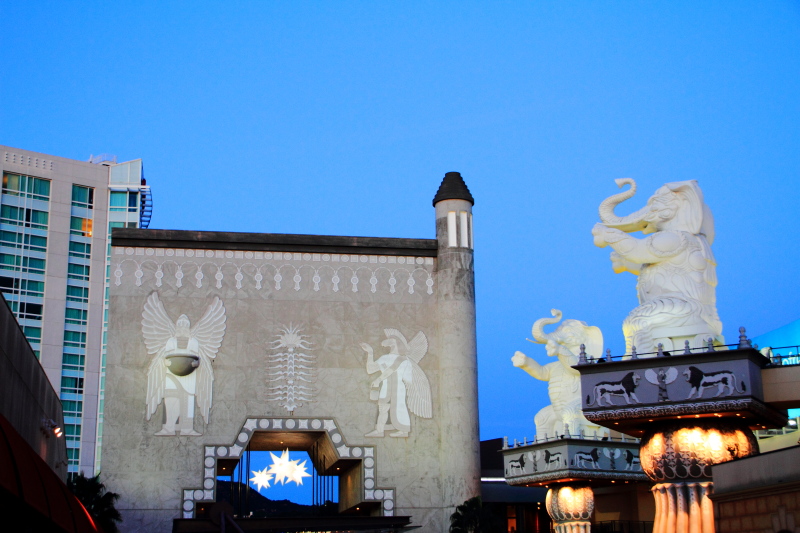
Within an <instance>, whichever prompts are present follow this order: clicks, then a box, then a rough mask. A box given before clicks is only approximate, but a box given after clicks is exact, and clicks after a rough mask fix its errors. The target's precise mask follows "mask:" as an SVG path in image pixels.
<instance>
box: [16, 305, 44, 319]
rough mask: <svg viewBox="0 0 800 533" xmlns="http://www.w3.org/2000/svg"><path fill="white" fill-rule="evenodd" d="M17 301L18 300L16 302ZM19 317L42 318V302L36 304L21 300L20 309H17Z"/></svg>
mask: <svg viewBox="0 0 800 533" xmlns="http://www.w3.org/2000/svg"><path fill="white" fill-rule="evenodd" d="M15 303H16V302H15ZM17 318H19V319H22V318H31V319H34V320H41V319H42V304H35V303H30V302H19V311H17Z"/></svg>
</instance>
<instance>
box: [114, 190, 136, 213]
mask: <svg viewBox="0 0 800 533" xmlns="http://www.w3.org/2000/svg"><path fill="white" fill-rule="evenodd" d="M138 207H139V193H138V192H132V191H111V196H110V199H109V208H110V210H111V211H127V212H128V213H135V212H136V210H137V209H138Z"/></svg>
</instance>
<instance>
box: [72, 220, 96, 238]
mask: <svg viewBox="0 0 800 533" xmlns="http://www.w3.org/2000/svg"><path fill="white" fill-rule="evenodd" d="M69 233H70V235H79V236H81V237H91V236H92V219H91V218H81V217H72V218H71V219H70V223H69Z"/></svg>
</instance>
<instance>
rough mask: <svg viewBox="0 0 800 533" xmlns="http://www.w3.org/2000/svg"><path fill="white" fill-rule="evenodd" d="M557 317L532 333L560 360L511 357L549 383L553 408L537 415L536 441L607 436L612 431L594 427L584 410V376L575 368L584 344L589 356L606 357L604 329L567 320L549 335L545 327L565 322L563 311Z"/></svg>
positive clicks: (544, 320) (536, 326)
mask: <svg viewBox="0 0 800 533" xmlns="http://www.w3.org/2000/svg"><path fill="white" fill-rule="evenodd" d="M550 312H551V314H552V315H553V318H540V319H539V320H537V321H536V322H534V324H533V328H531V333H532V334H533V338H534V339H536V340H535V341H531V342H534V343H536V344H544V345H545V349H546V350H547V355H548V356H550V357H557V358H558V360H557V361H553V362H552V363H548V364H546V365H540V364H539V363H537V362H536V361H534V360H533V359H531V358H530V357H528V356H526V355H525V354H524V353H522V352H516V353H515V354H514V356H513V357H512V358H511V362H512V363H513V364H514V366H515V367H518V368H521V369H522V370H524V371H525V372H527V373H528V374H530V375H531V376H533V377H534V378H536V379H540V380H542V381H547V382H548V387H547V390H548V393H549V395H550V405H548V406H547V407H545V408H544V409H542V410H541V411H539V412H538V413H536V416H535V417H534V423H535V424H536V439H537V440H542V439H544V438H553V437H556V436H561V435H564V434H566V433H569V434H570V435H572V436H578V435H579V434H580V433H581V431H583V432H584V434H586V435H587V436H588V435H597V434H599V433H601V432H602V433H607V431H608V430H606V429H605V428H601V427H600V426H598V425H595V424H592V423H591V422H589V421H588V420H587V419H586V418H585V417H584V416H583V411H582V410H581V374H580V372H578V371H577V370H575V369H574V368H572V367H573V366H574V365H577V364H578V357H579V355H580V349H581V344H583V345H584V346H585V349H586V354H587V357H591V356H593V357H600V356H601V355H602V354H603V333H602V332H601V331H600V328H597V327H595V326H588V325H587V324H586V322H581V321H580V320H571V319H570V320H565V321H564V322H562V323H561V325H560V326H559V327H558V328H557V329H556V330H555V331H553V332H552V333H545V332H544V326H546V325H549V324H555V323H557V322H559V321H560V320H561V311H559V310H557V309H553V310H551V311H550Z"/></svg>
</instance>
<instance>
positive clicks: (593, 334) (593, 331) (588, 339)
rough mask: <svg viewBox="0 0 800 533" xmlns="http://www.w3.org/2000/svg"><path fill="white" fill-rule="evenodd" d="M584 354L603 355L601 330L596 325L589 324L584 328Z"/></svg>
mask: <svg viewBox="0 0 800 533" xmlns="http://www.w3.org/2000/svg"><path fill="white" fill-rule="evenodd" d="M584 335H585V340H584V342H583V344H584V345H585V346H586V355H587V356H588V355H591V356H594V357H601V356H602V355H603V332H602V331H600V328H598V327H597V326H589V327H587V328H586V329H584Z"/></svg>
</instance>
